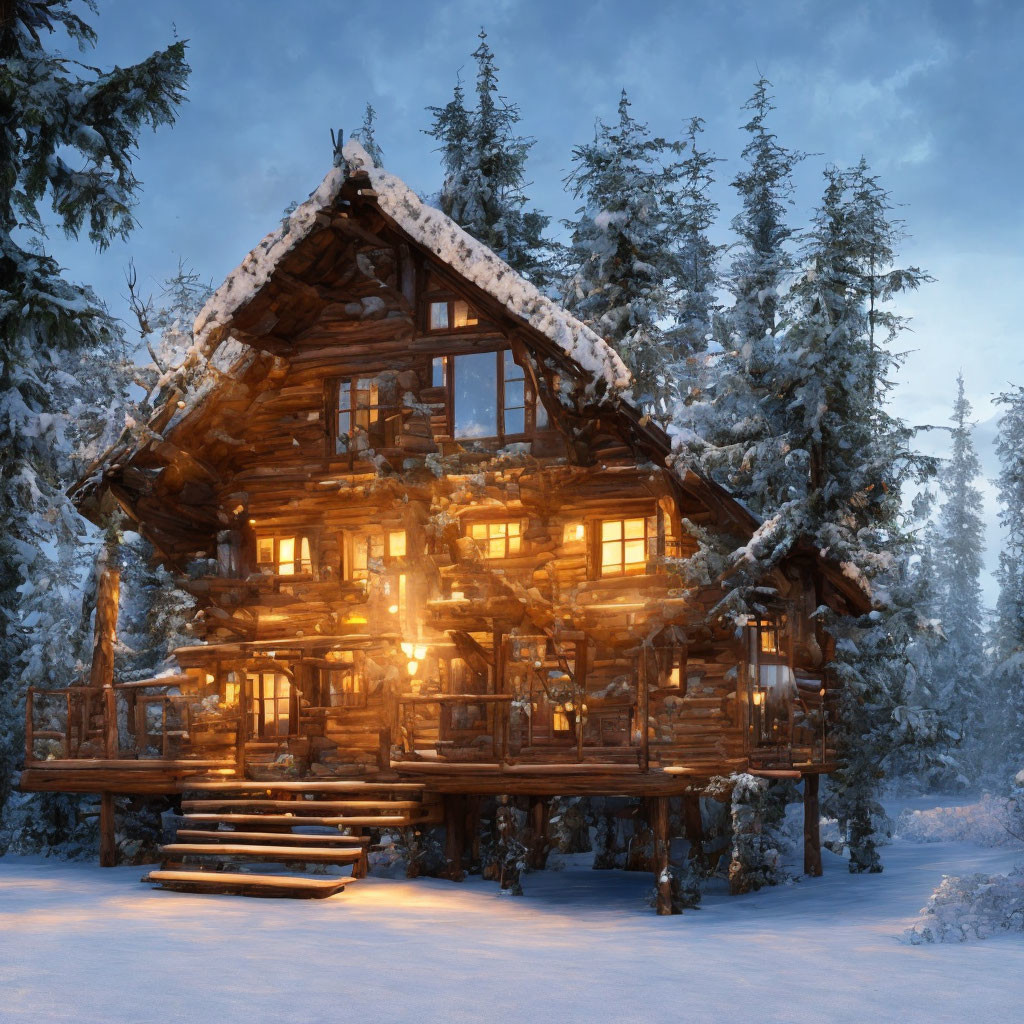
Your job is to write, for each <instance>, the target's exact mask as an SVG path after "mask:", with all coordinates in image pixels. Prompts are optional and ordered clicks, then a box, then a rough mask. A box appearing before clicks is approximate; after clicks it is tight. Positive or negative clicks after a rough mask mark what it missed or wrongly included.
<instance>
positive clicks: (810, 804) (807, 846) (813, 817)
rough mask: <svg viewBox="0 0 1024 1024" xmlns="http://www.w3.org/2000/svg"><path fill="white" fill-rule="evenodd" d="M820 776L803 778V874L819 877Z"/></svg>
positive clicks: (820, 871)
mask: <svg viewBox="0 0 1024 1024" xmlns="http://www.w3.org/2000/svg"><path fill="white" fill-rule="evenodd" d="M820 781H821V776H820V775H805V776H804V874H805V875H810V876H811V877H812V878H820V877H821V873H822V870H821V830H820V822H821V809H820V807H819V805H818V787H819V784H820Z"/></svg>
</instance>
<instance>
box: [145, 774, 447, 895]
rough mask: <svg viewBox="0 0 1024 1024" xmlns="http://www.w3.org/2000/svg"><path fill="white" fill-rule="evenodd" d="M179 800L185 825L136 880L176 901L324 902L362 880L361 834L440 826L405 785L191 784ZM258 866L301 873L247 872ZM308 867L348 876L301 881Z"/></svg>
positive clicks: (415, 790)
mask: <svg viewBox="0 0 1024 1024" xmlns="http://www.w3.org/2000/svg"><path fill="white" fill-rule="evenodd" d="M186 796H187V799H184V800H182V802H181V809H182V812H183V813H182V820H183V822H184V826H183V827H179V828H178V832H177V835H176V837H175V841H174V842H173V843H169V844H167V845H166V846H162V847H161V848H160V854H161V856H162V858H163V863H162V864H161V866H160V869H159V870H156V871H151V872H150V873H149V874H148V875H146V876H145V878H143V881H144V882H152V883H154V884H156V885H158V886H159V887H160V888H162V889H169V890H172V891H175V892H207V893H235V894H237V895H242V896H276V897H289V898H292V899H323V898H325V897H327V896H333V895H334V894H335V893H337V892H341V891H342V890H343V889H344V888H345V886H346V885H349V884H351V883H352V882H353V881H354V880H355V879H357V878H361V877H362V876H363V875H365V874H366V869H367V850H368V848H369V846H370V843H371V838H370V836H368V835H366V834H365V833H366V832H367V831H368V830H372V829H375V828H403V827H407V826H411V825H421V824H431V823H433V822H436V821H439V820H440V817H441V808H440V806H439V805H438V804H437V803H436V802H433V803H432V802H428V801H427V800H425V799H424V793H423V786H422V784H420V783H412V782H364V781H362V780H325V781H318V780H315V779H311V780H308V781H302V782H276V781H275V782H253V781H247V780H224V781H209V782H196V783H193V784H192V785H191V786H190V787H189V792H188V794H186ZM295 829H300V830H301V831H299V832H296V831H294V830H295ZM343 829H344V830H346V833H343V832H342V830H343ZM256 864H259V865H275V866H279V867H285V868H291V869H292V870H293V871H298V872H299V873H297V874H296V873H289V874H281V873H278V872H277V871H274V872H273V873H268V872H264V873H257V872H254V871H251V870H247V868H249V867H251V866H253V865H256ZM310 865H315V866H318V867H322V866H325V865H330V866H332V867H349V868H350V869H351V870H350V873H349V874H347V875H323V874H319V875H309V874H304V873H302V870H303V868H308V867H309V866H310Z"/></svg>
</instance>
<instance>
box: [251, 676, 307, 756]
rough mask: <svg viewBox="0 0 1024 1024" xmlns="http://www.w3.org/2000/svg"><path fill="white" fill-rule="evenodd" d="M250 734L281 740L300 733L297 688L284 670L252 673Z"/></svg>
mask: <svg viewBox="0 0 1024 1024" xmlns="http://www.w3.org/2000/svg"><path fill="white" fill-rule="evenodd" d="M248 682H249V716H250V717H249V722H250V735H251V736H253V737H254V738H255V737H259V738H260V739H278V738H283V737H287V736H292V735H294V734H295V732H296V726H297V724H298V715H297V714H296V712H297V710H298V709H297V707H296V700H295V688H294V687H293V686H292V681H291V679H289V678H288V676H287V675H286V674H285V673H284V672H280V671H274V670H269V669H268V670H260V671H258V672H249V673H248Z"/></svg>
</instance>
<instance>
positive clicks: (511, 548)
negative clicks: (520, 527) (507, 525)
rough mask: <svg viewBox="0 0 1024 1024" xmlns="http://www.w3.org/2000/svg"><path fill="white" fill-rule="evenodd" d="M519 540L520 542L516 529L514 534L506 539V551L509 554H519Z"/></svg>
mask: <svg viewBox="0 0 1024 1024" xmlns="http://www.w3.org/2000/svg"><path fill="white" fill-rule="evenodd" d="M519 542H520V539H519V533H518V531H517V532H516V534H515V535H514V536H512V537H509V539H508V553H509V554H510V555H518V554H519Z"/></svg>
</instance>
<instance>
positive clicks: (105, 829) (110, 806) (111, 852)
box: [100, 792, 117, 868]
mask: <svg viewBox="0 0 1024 1024" xmlns="http://www.w3.org/2000/svg"><path fill="white" fill-rule="evenodd" d="M100 867H101V868H113V867H117V839H116V836H115V833H114V794H113V793H108V792H103V793H101V794H100Z"/></svg>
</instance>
